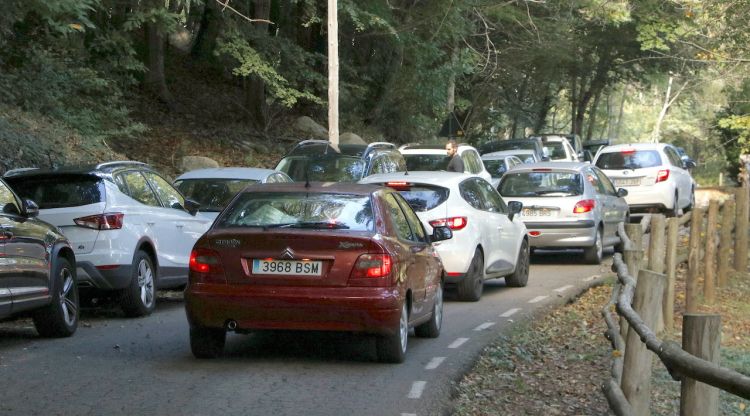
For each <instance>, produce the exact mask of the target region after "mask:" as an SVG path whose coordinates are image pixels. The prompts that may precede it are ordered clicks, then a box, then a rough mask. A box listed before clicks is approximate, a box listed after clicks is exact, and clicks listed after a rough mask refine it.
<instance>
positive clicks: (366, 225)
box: [217, 192, 373, 231]
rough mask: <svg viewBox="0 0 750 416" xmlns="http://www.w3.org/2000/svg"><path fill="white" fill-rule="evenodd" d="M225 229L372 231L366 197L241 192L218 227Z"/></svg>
mask: <svg viewBox="0 0 750 416" xmlns="http://www.w3.org/2000/svg"><path fill="white" fill-rule="evenodd" d="M217 227H219V228H227V227H287V228H311V229H346V230H353V231H371V230H372V229H373V214H372V205H371V203H370V197H369V196H362V195H350V194H336V193H307V192H244V193H242V194H240V196H239V197H238V198H237V199H235V200H234V202H233V203H232V204H230V205H229V207H227V209H226V213H225V214H224V215H222V217H221V218H220V219H219V222H218V224H217Z"/></svg>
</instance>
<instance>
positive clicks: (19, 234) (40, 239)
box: [0, 180, 79, 337]
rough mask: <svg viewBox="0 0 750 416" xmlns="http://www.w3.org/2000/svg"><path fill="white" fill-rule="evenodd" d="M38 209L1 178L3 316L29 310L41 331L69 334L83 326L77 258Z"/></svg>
mask: <svg viewBox="0 0 750 416" xmlns="http://www.w3.org/2000/svg"><path fill="white" fill-rule="evenodd" d="M38 212H39V208H38V207H37V205H36V204H35V203H34V202H32V201H30V200H24V201H21V199H20V198H18V196H17V195H16V194H15V193H14V192H13V191H12V190H11V189H10V188H9V187H8V185H7V184H6V183H5V182H4V181H2V180H0V319H6V318H9V317H15V316H18V315H23V314H29V315H30V316H31V317H32V318H33V320H34V326H35V327H36V329H37V332H39V335H41V336H44V337H67V336H70V335H73V333H75V331H76V328H77V327H78V313H79V306H78V286H77V284H76V259H75V256H74V255H73V250H72V249H71V247H70V244H69V243H68V240H67V239H66V238H65V237H64V236H63V235H62V234H61V233H60V232H59V230H58V229H57V228H56V227H54V226H52V225H50V224H48V223H46V222H44V221H41V220H39V219H37V218H34V217H36V215H37V214H38Z"/></svg>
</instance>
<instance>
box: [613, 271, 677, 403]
mask: <svg viewBox="0 0 750 416" xmlns="http://www.w3.org/2000/svg"><path fill="white" fill-rule="evenodd" d="M666 280H667V279H666V276H664V275H663V274H660V273H654V272H651V271H649V270H641V271H640V272H639V273H638V282H637V283H636V285H635V295H634V296H633V309H634V310H635V311H636V312H637V313H638V315H639V316H640V317H641V319H642V320H643V323H644V324H645V325H646V326H648V327H649V328H653V327H654V325H655V324H656V322H657V320H658V317H659V315H660V314H661V301H662V298H663V296H664V288H665V286H666ZM653 359H654V356H653V353H652V352H651V351H649V350H648V349H647V348H646V344H644V343H643V342H642V341H641V338H640V336H639V335H638V333H637V332H635V330H634V329H633V328H629V330H628V338H627V342H626V344H625V362H624V366H623V371H622V391H623V393H624V394H625V397H626V398H627V399H628V402H629V403H630V406H631V407H632V408H633V414H634V415H639V416H641V415H648V414H650V412H649V407H650V405H651V363H652V362H653Z"/></svg>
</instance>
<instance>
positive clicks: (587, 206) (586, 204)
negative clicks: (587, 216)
mask: <svg viewBox="0 0 750 416" xmlns="http://www.w3.org/2000/svg"><path fill="white" fill-rule="evenodd" d="M595 206H596V201H594V200H593V199H582V200H580V201H578V202H577V203H576V205H575V206H574V207H573V213H574V214H583V213H584V212H590V211H591V210H593V209H594V207H595Z"/></svg>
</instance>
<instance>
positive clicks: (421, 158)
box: [404, 154, 450, 171]
mask: <svg viewBox="0 0 750 416" xmlns="http://www.w3.org/2000/svg"><path fill="white" fill-rule="evenodd" d="M404 159H405V160H406V168H407V169H408V170H413V171H417V170H426V171H439V170H445V169H446V168H447V167H448V162H450V158H449V157H448V156H447V155H444V154H442V155H404Z"/></svg>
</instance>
